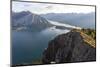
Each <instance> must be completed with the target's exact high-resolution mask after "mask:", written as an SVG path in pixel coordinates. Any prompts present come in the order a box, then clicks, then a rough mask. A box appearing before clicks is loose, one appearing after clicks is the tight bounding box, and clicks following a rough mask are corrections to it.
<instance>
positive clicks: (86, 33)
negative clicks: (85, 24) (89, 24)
mask: <svg viewBox="0 0 100 67" xmlns="http://www.w3.org/2000/svg"><path fill="white" fill-rule="evenodd" d="M71 31H72V32H73V31H75V32H79V33H80V35H81V36H82V37H83V40H84V42H86V43H88V44H89V45H90V46H92V47H94V48H95V47H96V30H94V29H73V30H71Z"/></svg>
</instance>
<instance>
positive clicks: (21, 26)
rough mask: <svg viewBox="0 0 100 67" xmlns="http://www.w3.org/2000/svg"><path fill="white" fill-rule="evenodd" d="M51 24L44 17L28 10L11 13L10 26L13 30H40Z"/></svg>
mask: <svg viewBox="0 0 100 67" xmlns="http://www.w3.org/2000/svg"><path fill="white" fill-rule="evenodd" d="M50 26H52V24H50V23H49V22H48V21H47V20H46V19H45V18H43V17H41V16H39V15H36V14H33V13H31V12H29V11H23V12H19V13H14V12H13V13H12V27H13V29H15V30H41V29H44V28H47V27H50Z"/></svg>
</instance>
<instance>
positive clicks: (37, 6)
mask: <svg viewBox="0 0 100 67" xmlns="http://www.w3.org/2000/svg"><path fill="white" fill-rule="evenodd" d="M12 11H14V12H21V11H30V12H32V13H36V14H48V13H84V14H86V13H91V12H95V7H91V6H79V5H63V4H47V3H30V2H16V1H13V2H12Z"/></svg>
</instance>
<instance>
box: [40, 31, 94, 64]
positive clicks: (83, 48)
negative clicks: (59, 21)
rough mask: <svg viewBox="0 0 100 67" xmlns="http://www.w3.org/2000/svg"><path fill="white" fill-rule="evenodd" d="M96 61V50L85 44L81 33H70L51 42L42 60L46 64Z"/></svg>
mask: <svg viewBox="0 0 100 67" xmlns="http://www.w3.org/2000/svg"><path fill="white" fill-rule="evenodd" d="M95 60H96V48H93V47H92V46H90V45H89V44H87V43H85V42H84V40H83V38H82V36H81V35H80V33H79V32H69V33H66V34H62V35H59V36H57V37H56V38H55V39H54V40H51V41H50V42H49V44H48V48H47V49H45V50H44V52H43V58H42V62H43V63H44V64H49V63H65V62H66V63H69V62H85V61H95Z"/></svg>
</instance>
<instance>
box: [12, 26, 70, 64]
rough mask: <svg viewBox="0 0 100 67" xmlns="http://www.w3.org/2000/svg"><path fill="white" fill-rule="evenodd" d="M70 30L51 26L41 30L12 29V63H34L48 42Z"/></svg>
mask: <svg viewBox="0 0 100 67" xmlns="http://www.w3.org/2000/svg"><path fill="white" fill-rule="evenodd" d="M67 32H69V30H67V29H66V30H61V29H56V28H55V27H50V28H47V29H44V30H42V31H40V32H28V31H15V30H12V64H23V63H29V64H30V63H32V62H33V61H34V60H37V59H40V58H41V57H42V53H43V51H44V49H45V48H47V46H48V42H49V41H50V40H52V39H54V38H55V37H56V36H57V35H60V34H63V33H67Z"/></svg>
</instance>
